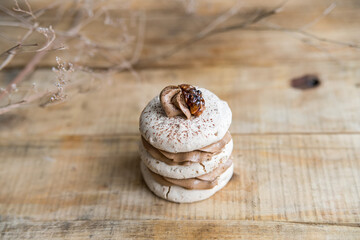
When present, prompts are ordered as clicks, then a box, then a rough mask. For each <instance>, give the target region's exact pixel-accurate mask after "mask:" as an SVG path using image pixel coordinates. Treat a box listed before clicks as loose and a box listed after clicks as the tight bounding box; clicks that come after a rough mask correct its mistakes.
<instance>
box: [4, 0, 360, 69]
mask: <svg viewBox="0 0 360 240" xmlns="http://www.w3.org/2000/svg"><path fill="white" fill-rule="evenodd" d="M234 2H235V1H224V2H223V1H221V4H220V3H216V2H212V3H199V4H200V5H199V6H198V8H197V9H198V11H197V12H196V14H186V12H185V11H184V8H183V7H182V6H181V4H179V3H178V2H176V1H173V2H172V3H169V4H156V1H155V2H152V3H148V4H144V3H143V1H134V2H132V3H131V4H123V5H121V3H114V2H111V1H110V3H108V7H107V8H109V9H114V10H112V11H110V16H112V17H113V18H119V16H120V17H122V18H123V21H124V22H125V24H126V26H127V28H128V29H129V34H128V35H129V36H136V35H137V31H138V29H137V25H136V24H134V23H133V22H132V21H133V20H131V17H130V15H129V12H130V11H144V12H146V16H147V18H146V19H147V20H146V32H145V38H144V49H143V51H142V58H148V57H153V56H157V55H159V54H161V53H164V52H166V51H169V50H170V49H172V48H173V47H175V46H176V45H178V44H180V43H182V42H184V41H185V40H188V39H189V38H191V37H192V36H194V35H195V34H196V33H198V32H199V31H201V30H203V29H204V28H205V27H206V26H207V25H208V24H209V23H210V22H211V21H213V19H215V18H216V17H217V16H218V15H219V14H221V13H223V12H224V11H226V10H227V9H228V8H229V7H231V6H233V4H234ZM332 2H333V1H330V0H322V1H316V2H314V1H311V0H306V1H291V2H289V3H288V4H287V5H286V7H285V8H284V11H283V12H281V13H279V14H278V15H277V16H274V17H272V18H271V20H269V22H271V23H272V24H278V25H280V26H284V27H288V28H301V27H302V26H305V25H306V24H308V23H309V22H312V21H313V20H314V19H316V18H317V17H319V16H321V14H322V12H323V11H324V10H325V9H326V8H327V7H329V5H330V4H331V3H332ZM47 4H48V3H47V2H45V1H40V2H38V3H36V2H35V3H34V5H35V8H34V9H37V8H40V7H41V6H44V5H47ZM278 4H279V1H266V2H264V1H247V2H246V3H244V6H242V8H241V11H240V13H239V14H238V15H236V16H234V17H233V18H231V19H230V20H229V21H228V22H227V23H226V24H228V25H233V24H235V23H239V22H242V21H244V19H247V18H250V17H251V16H252V15H253V14H256V13H257V11H259V9H264V8H269V7H274V6H276V5H278ZM68 5H69V4H68ZM154 5H155V6H154ZM203 5H210V6H203ZM119 6H122V7H119ZM65 7H66V5H65ZM68 7H70V6H68ZM299 9H304V10H303V11H299ZM358 11H359V5H358V4H356V1H352V0H347V1H342V2H341V3H339V4H337V6H336V8H335V10H334V11H333V12H332V13H331V15H329V16H326V17H325V18H323V19H321V21H319V22H318V23H317V24H316V25H314V27H312V28H310V29H309V32H310V33H313V34H316V35H318V36H320V37H325V38H329V39H334V40H338V41H343V42H356V41H357V39H359V37H360V36H359V32H358V31H357V29H358V22H359V21H360V19H359V18H360V17H359V14H358ZM55 13H56V12H50V13H49V14H47V15H45V16H44V17H43V19H44V20H42V21H44V22H48V24H47V25H50V24H51V23H52V22H51V21H52V20H53V19H54V15H55ZM70 13H71V14H72V12H71V11H69V15H65V17H64V19H63V21H61V25H60V26H59V27H58V28H60V29H64V28H66V27H65V26H66V25H69V24H71V19H72V17H73V15H70ZM2 17H3V18H5V17H4V16H2ZM6 20H9V21H10V20H11V19H7V18H6ZM179 22H180V23H181V24H179ZM54 24H55V23H54ZM54 24H53V25H54ZM226 24H225V25H226ZM45 26H46V25H45ZM54 27H55V29H56V26H55V25H54ZM121 29H122V28H121V27H117V28H116V27H115V28H114V27H109V26H108V25H104V17H102V18H100V19H98V20H97V21H95V22H94V23H92V24H90V25H89V26H87V27H86V28H85V29H84V31H82V33H83V34H85V35H86V36H87V37H88V38H89V39H91V40H93V41H95V42H97V43H101V44H104V45H106V46H111V47H114V46H118V44H119V41H120V40H119V38H118V36H119V34H121ZM0 30H1V32H2V33H3V34H5V35H8V36H12V37H14V38H16V37H18V35H19V34H20V33H21V31H22V30H21V29H19V28H8V27H0ZM98 32H101V33H102V34H98ZM23 34H24V33H23ZM305 39H306V37H304V36H302V35H301V34H300V35H299V34H294V33H286V32H285V33H284V32H276V31H275V32H274V31H264V32H262V31H260V32H259V31H233V32H229V33H224V34H217V35H215V36H212V37H210V38H208V39H205V40H203V41H201V42H199V43H196V44H194V45H193V46H191V47H189V48H187V49H184V50H183V51H180V52H179V53H177V54H176V55H174V56H173V57H171V58H168V59H166V60H163V61H159V62H155V61H150V62H147V63H146V64H143V65H142V67H147V68H149V67H168V66H171V67H193V66H194V65H196V66H200V65H205V66H209V65H210V66H214V65H216V66H219V65H234V64H237V65H251V66H268V65H276V64H282V63H287V62H299V61H314V60H317V61H325V62H328V61H333V59H334V58H335V59H337V60H340V61H353V60H357V61H358V60H359V58H358V54H357V51H356V50H354V49H353V48H347V47H344V46H337V45H336V44H335V45H334V44H326V43H318V42H317V41H316V40H310V41H308V42H307V44H306V43H305V41H303V40H305ZM0 41H2V44H1V50H3V51H4V50H6V49H9V48H10V47H12V46H13V43H11V42H8V41H4V40H2V39H0ZM34 42H37V43H39V44H41V43H43V42H44V39H43V37H42V36H41V35H40V34H37V35H34V36H33V37H32V39H31V41H30V40H29V43H34ZM120 42H121V41H120ZM78 44H79V42H78V41H77V40H72V41H69V42H67V43H66V46H68V50H63V51H52V52H49V54H48V55H47V57H45V58H44V60H43V61H42V62H41V64H40V66H43V67H44V66H46V67H49V66H50V67H51V66H54V65H56V62H55V57H56V56H60V57H63V58H65V59H67V60H72V61H74V59H75V58H79V63H82V64H83V65H86V66H92V67H102V68H104V67H110V66H113V64H114V62H115V60H114V61H110V62H109V61H108V60H106V58H104V56H103V55H102V53H104V50H100V51H96V50H94V51H90V50H89V49H91V47H89V46H87V50H88V51H86V52H81V51H77V50H78V49H79V45H78ZM89 52H91V54H92V55H88V54H87V53H89ZM133 52H134V44H130V45H128V46H127V47H126V49H125V50H124V49H123V50H122V51H121V52H120V51H118V52H117V51H110V52H107V54H105V55H108V56H109V55H112V54H113V53H116V54H115V55H114V56H115V57H116V58H117V59H119V56H120V55H124V56H129V54H131V53H133ZM33 55H34V54H33V53H30V54H29V53H22V54H20V55H19V56H17V57H15V58H14V60H13V61H12V62H11V64H10V65H9V67H16V66H23V65H24V64H26V63H27V62H28V61H29V60H30V59H31V57H32V56H33Z"/></svg>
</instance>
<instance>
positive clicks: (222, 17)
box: [139, 1, 288, 65]
mask: <svg viewBox="0 0 360 240" xmlns="http://www.w3.org/2000/svg"><path fill="white" fill-rule="evenodd" d="M287 2H288V1H285V2H283V3H281V4H280V5H279V6H277V7H275V8H273V9H271V10H268V11H263V12H260V13H258V14H257V15H256V16H255V17H254V18H252V19H249V20H246V21H244V22H242V23H240V24H236V25H233V26H228V27H223V28H218V29H215V28H216V27H217V26H218V25H220V24H221V23H223V22H225V21H226V20H228V19H229V18H230V17H232V16H234V15H235V14H236V13H237V12H238V10H239V8H240V5H239V2H238V3H237V4H235V5H234V6H233V7H232V8H230V9H229V10H228V11H226V12H225V13H223V14H221V15H220V16H219V17H217V18H216V19H215V20H214V21H213V22H211V23H210V24H209V25H208V26H207V27H206V28H205V29H204V30H203V31H201V32H199V33H198V34H196V35H195V36H194V37H192V38H190V39H189V40H187V41H185V42H183V43H181V44H179V45H178V46H176V47H174V48H173V49H171V50H170V51H168V52H165V53H163V54H161V55H159V56H156V57H152V58H149V59H145V60H143V61H140V62H139V65H141V64H144V63H147V62H152V61H156V60H161V59H165V58H169V57H171V56H172V55H174V54H175V53H177V52H179V51H181V50H183V49H185V48H187V47H189V46H190V45H192V44H194V43H196V42H198V41H200V40H202V39H204V38H206V37H209V36H212V35H214V34H219V33H223V32H228V31H232V30H237V29H242V28H245V27H247V26H249V25H252V24H255V23H257V22H260V21H261V20H263V19H265V18H268V17H270V16H272V15H274V14H277V13H278V12H280V11H281V10H282V9H283V7H284V5H285V4H286V3H287Z"/></svg>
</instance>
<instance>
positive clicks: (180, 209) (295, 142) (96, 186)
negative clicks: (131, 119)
mask: <svg viewBox="0 0 360 240" xmlns="http://www.w3.org/2000/svg"><path fill="white" fill-rule="evenodd" d="M138 142H139V137H138V136H136V135H134V136H133V135H129V136H121V135H99V136H86V135H85V136H84V135H69V136H63V137H60V138H59V137H47V138H43V139H40V138H38V137H34V138H22V139H21V138H19V139H17V140H15V139H13V140H12V139H4V138H2V139H1V140H0V159H1V161H0V176H1V178H0V185H1V186H3V187H2V188H0V215H1V216H2V220H3V221H8V220H10V221H11V220H12V219H31V220H34V221H51V220H59V221H60V220H61V221H62V220H64V221H65V220H69V221H70V220H124V219H133V220H135V219H137V220H143V219H163V220H174V219H177V220H205V219H207V220H225V219H227V220H266V221H267V220H271V221H290V222H304V223H306V222H307V223H311V222H312V223H328V224H345V223H351V224H353V223H359V221H360V211H359V210H360V201H359V199H360V165H359V161H358V160H359V157H360V145H359V144H360V135H358V134H356V135H353V134H348V135H342V134H339V135H328V134H320V135H318V134H315V135H301V134H300V135H292V134H291V135H272V134H270V135H262V136H258V135H237V134H235V135H234V142H235V149H234V153H233V157H234V163H235V175H234V177H233V179H232V180H231V182H230V183H229V185H227V186H226V187H225V188H224V189H223V190H222V191H221V192H219V193H217V194H216V195H215V196H213V197H212V198H210V199H209V200H206V201H202V202H199V203H194V204H174V203H170V202H167V201H165V200H161V199H160V198H157V197H155V196H154V195H153V194H152V193H151V192H150V191H149V190H148V189H147V187H146V186H145V184H144V183H143V180H142V178H141V174H140V171H139V156H138V152H137V145H138Z"/></svg>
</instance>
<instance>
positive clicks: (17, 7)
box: [13, 0, 36, 19]
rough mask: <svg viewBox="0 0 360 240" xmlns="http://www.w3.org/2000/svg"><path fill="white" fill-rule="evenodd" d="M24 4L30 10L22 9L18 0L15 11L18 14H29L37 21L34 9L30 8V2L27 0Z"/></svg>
mask: <svg viewBox="0 0 360 240" xmlns="http://www.w3.org/2000/svg"><path fill="white" fill-rule="evenodd" d="M24 3H25V5H26V7H27V8H28V10H25V9H22V8H20V6H19V3H18V1H17V0H15V7H14V8H13V10H14V11H16V12H22V13H25V14H28V15H29V16H31V17H32V18H33V19H36V17H35V15H34V13H33V11H32V9H31V6H30V4H29V2H28V1H27V0H24Z"/></svg>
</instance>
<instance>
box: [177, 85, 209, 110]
mask: <svg viewBox="0 0 360 240" xmlns="http://www.w3.org/2000/svg"><path fill="white" fill-rule="evenodd" d="M179 87H180V89H181V91H182V94H183V95H184V98H185V103H186V105H188V107H189V109H190V113H191V114H192V115H194V116H200V115H201V114H202V113H203V111H204V110H205V100H204V98H203V97H202V92H201V91H200V90H197V89H196V88H195V87H193V86H191V85H189V84H181V85H179Z"/></svg>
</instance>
